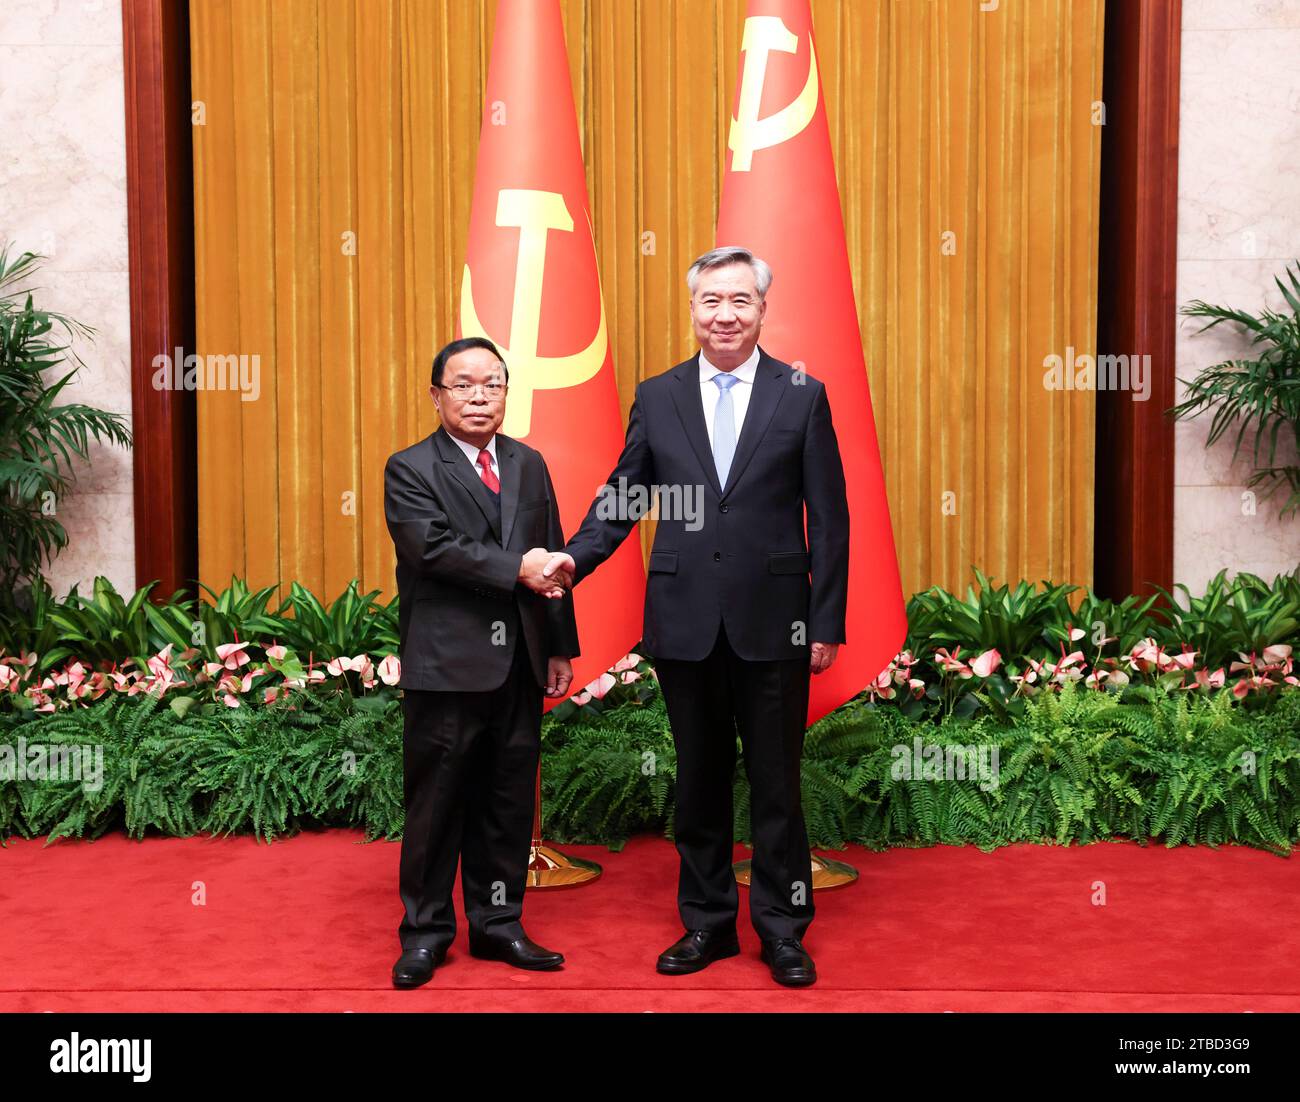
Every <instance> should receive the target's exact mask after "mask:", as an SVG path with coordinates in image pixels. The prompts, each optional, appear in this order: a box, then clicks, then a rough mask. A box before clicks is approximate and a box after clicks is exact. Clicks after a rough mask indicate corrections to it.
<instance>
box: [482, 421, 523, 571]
mask: <svg viewBox="0 0 1300 1102" xmlns="http://www.w3.org/2000/svg"><path fill="white" fill-rule="evenodd" d="M497 466H498V467H499V468H500V469H501V546H502V547H508V546H509V545H510V533H511V532H512V531H513V530H514V526H515V512H516V511H517V507H518V505H519V467H520V463H519V453H518V451H517V449H516V448H515V442H514V441H513V440H511V439H509V438H508V437H505V436H502V435H501V434H500V433H497ZM481 482H482V480H481V479H480V484H481Z"/></svg>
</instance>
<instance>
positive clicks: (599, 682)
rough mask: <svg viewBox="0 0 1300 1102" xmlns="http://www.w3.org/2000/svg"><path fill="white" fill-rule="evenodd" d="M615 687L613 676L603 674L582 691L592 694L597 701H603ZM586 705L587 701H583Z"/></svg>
mask: <svg viewBox="0 0 1300 1102" xmlns="http://www.w3.org/2000/svg"><path fill="white" fill-rule="evenodd" d="M614 685H615V681H614V676H613V674H608V673H602V674H601V675H600V676H599V677H598V678H596V680H595V681H593V682H592V683H591V684H590V685H588V686H587V687H586V688H585V689H583V690H582V691H583V692H584V693H590V694H591V695H592V696H593V697H595V698H596V699H597V700H602V699H603V698H604V696H605V694H606V693H607V692H609V690H610V689H612V688H613V687H614ZM583 703H584V704H585V703H586V701H583Z"/></svg>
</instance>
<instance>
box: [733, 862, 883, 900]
mask: <svg viewBox="0 0 1300 1102" xmlns="http://www.w3.org/2000/svg"><path fill="white" fill-rule="evenodd" d="M751 864H752V862H751V861H750V860H749V859H748V858H746V859H745V860H744V861H737V862H736V863H735V864H734V865H732V866H731V867H732V868H733V869H734V870H735V873H736V883H737V884H743V885H744V886H745V887H747V888H748V887H749V870H750V865H751ZM812 870H813V876H812V880H813V891H815V892H828V891H831V890H832V889H834V888H843V887H847V886H848V885H849V884H852V883H853V881H855V880H856V879H857V878H858V870H857V869H855V868H854V867H853V866H852V865H849V864H846V863H845V862H844V861H836V860H834V859H832V858H830V857H819V856H817V854H815V853H814V854H813V855H812Z"/></svg>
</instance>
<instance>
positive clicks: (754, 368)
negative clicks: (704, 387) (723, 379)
mask: <svg viewBox="0 0 1300 1102" xmlns="http://www.w3.org/2000/svg"><path fill="white" fill-rule="evenodd" d="M720 374H722V370H721V369H720V368H717V367H714V366H713V364H711V363H709V361H708V359H707V358H706V357H705V355H704V350H703V349H700V382H702V383H707V382H708V381H709V380H710V379H712V378H713V376H715V375H720ZM730 374H732V375H734V376H735V377H736V378H737V379H739V380H740V381H741V382H742V383H750V384H752V383H753V382H754V376H755V375H757V374H758V345H754V351H753V352H751V353H750V354H749V359H747V360H746V361H745V362H744V363H743V364H741V365H740V366H739V367H737V368H735V369H734V370H733V371H731V372H730Z"/></svg>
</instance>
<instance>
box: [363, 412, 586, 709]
mask: <svg viewBox="0 0 1300 1102" xmlns="http://www.w3.org/2000/svg"><path fill="white" fill-rule="evenodd" d="M496 452H497V465H498V467H499V468H500V472H501V495H500V510H499V515H498V509H497V503H496V501H495V500H494V498H493V495H492V493H491V491H490V490H488V488H487V487H486V486H484V485H483V480H482V478H481V477H480V475H479V473H478V471H477V470H475V468H474V465H473V464H472V463H470V461H469V459H468V458H466V456H465V453H464V452H463V451H461V450H460V448H459V447H458V446H457V445H456V442H455V441H454V440H452V439H451V437H450V436H448V435H447V431H446V429H444V428H439V429H438V430H437V431H436V432H434V433H433V434H432V435H431V436H427V437H425V438H424V439H423V440H421V441H420V442H419V443H418V444H414V445H412V446H411V447H409V448H406V449H404V450H403V451H400V452H397V453H396V454H394V455H392V456H390V457H389V459H388V463H387V465H386V466H385V468H384V515H385V517H386V518H387V520H388V531H389V534H390V535H391V536H392V537H393V545H394V547H395V548H396V549H397V593H398V599H399V605H398V609H399V631H400V633H401V660H402V679H401V681H400V682H399V684H400V685H401V687H402V688H403V689H427V690H440V691H447V692H484V691H487V690H490V689H496V688H499V687H500V686H501V685H502V684H503V683H504V682H505V679H506V676H507V674H508V673H509V672H510V664H511V661H512V659H513V657H514V648H515V646H516V645H517V643H518V638H519V635H520V634H521V633H522V636H523V640H524V644H525V646H527V648H528V656H529V659H530V661H531V664H532V669H533V674H534V675H535V676H536V678H537V682H538V684H539V685H543V686H544V685H545V684H546V661H547V659H548V658H551V657H564V658H572V657H574V656H575V655H577V654H578V630H577V625H576V623H575V621H574V616H573V597H572V595H571V594H565V596H564V597H563V599H560V600H552V599H548V598H546V597H542V596H539V595H538V594H536V593H534V592H533V591H532V590H530V589H528V588H527V587H526V586H525V585H523V584H522V583H521V582H519V581H518V580H517V579H518V575H519V561H520V558H521V556H522V555H523V553H524V552H525V551H527V550H529V548H532V547H558V546H559V544H560V542H561V541H562V540H563V538H564V536H563V532H562V530H561V528H560V510H559V506H558V504H557V502H556V499H555V489H554V487H553V486H552V485H551V476H550V472H549V471H547V469H546V461H545V460H544V459H543V458H542V456H541V454H540V453H539V452H537V451H535V450H534V449H533V448H530V447H528V445H526V444H521V443H520V442H519V441H518V440H513V439H511V438H510V437H508V436H503V435H501V434H500V433H498V434H497V438H496ZM515 612H517V613H518V615H517V616H516V615H515Z"/></svg>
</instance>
